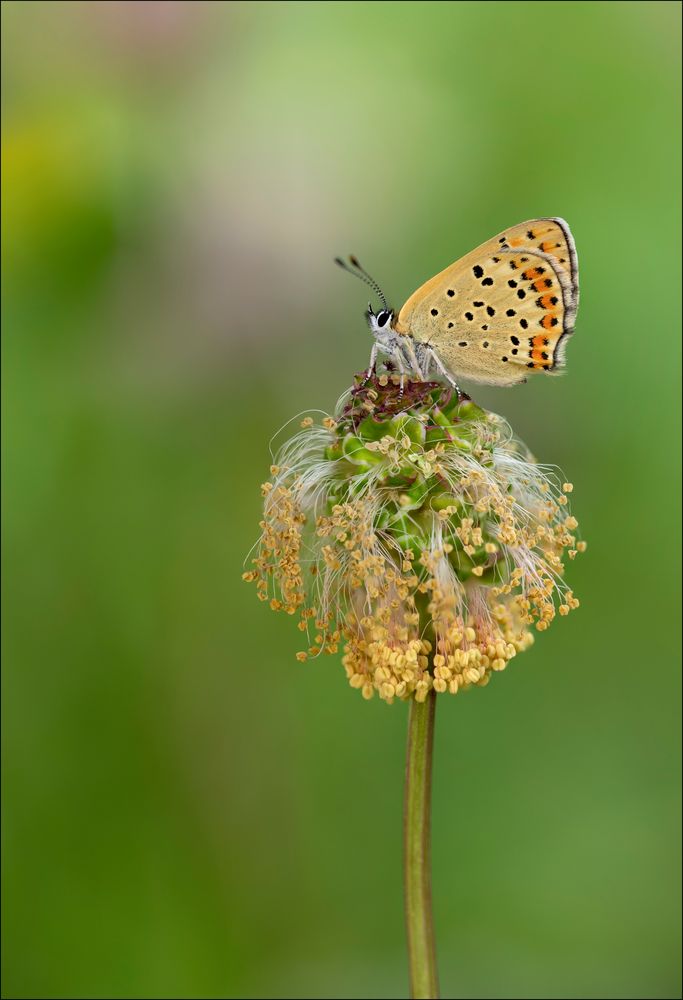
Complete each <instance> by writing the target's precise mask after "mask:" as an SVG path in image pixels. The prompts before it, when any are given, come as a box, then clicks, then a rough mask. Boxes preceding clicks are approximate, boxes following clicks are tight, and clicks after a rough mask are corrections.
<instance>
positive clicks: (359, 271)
mask: <svg viewBox="0 0 683 1000" xmlns="http://www.w3.org/2000/svg"><path fill="white" fill-rule="evenodd" d="M334 262H335V264H339V266H340V267H342V268H343V269H344V270H345V271H348V272H349V274H352V275H353V276H354V277H355V278H360V280H361V281H364V282H365V284H366V285H369V286H370V288H372V290H373V292H374V293H375V295H377V296H378V298H379V299H380V300H381V302H382V305H383V306H384V308H385V309H388V308H389V306H388V304H387V300H386V298H385V295H384V292H383V291H382V289H381V288H380V287H379V285H378V284H377V282H376V281H375V279H374V278H372V277H371V276H370V275H369V274H368V272H367V271H366V270H365V268H364V267H361V265H360V264H359V263H358V260H357V258H356V257H354V256H353V255H352V256H350V257H349V262H350V263H351V264H352V265H353V267H349V265H348V264H347V263H346V261H343V260H342V259H341V257H335V258H334Z"/></svg>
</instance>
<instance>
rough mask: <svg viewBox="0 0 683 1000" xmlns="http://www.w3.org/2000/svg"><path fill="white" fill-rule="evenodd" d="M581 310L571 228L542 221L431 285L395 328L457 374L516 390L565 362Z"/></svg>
mask: <svg viewBox="0 0 683 1000" xmlns="http://www.w3.org/2000/svg"><path fill="white" fill-rule="evenodd" d="M530 234H531V235H530ZM532 240H533V244H532V245H531V246H530V245H529V243H530V242H531V241H532ZM541 247H543V249H541ZM577 304H578V276H577V268H576V252H575V250H574V244H573V240H572V238H571V234H570V232H569V228H568V227H567V226H566V223H561V222H560V220H554V219H540V220H533V221H531V222H525V223H521V224H520V225H518V226H514V227H513V228H512V229H509V230H506V231H505V232H504V233H501V234H500V235H499V236H495V237H494V238H493V239H491V240H489V241H488V242H487V243H484V244H483V245H482V246H480V247H478V248H477V249H476V250H473V251H472V252H471V253H469V254H467V256H466V257H463V258H461V259H460V260H458V261H456V262H455V264H452V265H451V266H450V267H448V268H446V269H445V270H444V271H442V272H441V273H440V274H437V275H436V276H435V277H434V278H432V279H430V280H429V281H428V282H426V283H425V284H424V285H423V286H422V287H421V288H419V289H418V290H417V291H416V292H415V293H414V294H413V295H412V296H411V297H410V298H409V299H408V301H407V302H406V304H405V305H404V306H403V308H402V309H401V311H400V313H399V315H398V319H397V321H396V323H395V329H396V331H397V332H398V333H403V334H408V335H410V336H411V337H412V338H413V339H414V340H415V341H416V342H418V343H422V344H427V345H429V346H430V347H432V348H433V349H434V350H435V352H436V354H437V356H438V357H439V359H440V360H441V362H442V363H443V364H444V365H445V366H446V367H447V368H448V369H449V370H451V371H452V372H453V373H454V374H455V373H457V374H461V375H463V376H464V377H466V378H469V379H472V380H473V381H478V382H487V383H491V384H495V385H511V384H513V383H515V382H521V381H524V379H525V378H526V376H527V374H529V373H530V372H534V371H546V372H549V371H553V369H555V368H556V367H557V366H558V364H560V363H561V362H562V353H563V350H562V349H563V345H564V340H565V338H566V337H567V336H568V335H569V334H570V333H571V332H572V331H573V324H574V318H575V315H576V308H577Z"/></svg>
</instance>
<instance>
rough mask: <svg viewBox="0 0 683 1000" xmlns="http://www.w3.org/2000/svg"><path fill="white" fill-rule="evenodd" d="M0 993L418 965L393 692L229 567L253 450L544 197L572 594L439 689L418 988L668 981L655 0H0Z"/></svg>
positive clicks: (317, 977)
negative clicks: (424, 966) (560, 275)
mask: <svg viewBox="0 0 683 1000" xmlns="http://www.w3.org/2000/svg"><path fill="white" fill-rule="evenodd" d="M2 15H3V47H4V60H3V61H4V125H3V146H4V151H3V165H4V185H3V187H4V194H3V217H4V337H3V354H4V418H5V419H4V422H3V423H4V564H5V569H6V573H5V574H4V581H5V583H4V587H5V590H4V610H5V615H4V623H5V629H4V651H5V671H4V696H5V697H4V768H5V772H4V880H3V883H4V921H3V926H4V949H3V950H4V963H3V996H5V997H36V996H39V997H188V998H190V997H191V998H195V997H253V998H261V997H378V998H386V997H401V996H405V995H406V992H407V969H406V959H405V951H404V931H403V913H402V889H401V809H402V802H401V800H402V779H403V755H404V742H405V730H406V708H405V706H404V705H402V704H397V705H394V706H393V707H391V708H388V707H387V706H386V705H384V704H381V703H379V702H378V701H376V700H375V701H374V702H372V703H369V704H366V703H364V702H363V701H362V700H361V698H360V697H359V695H358V693H357V692H354V691H352V690H351V689H350V688H349V687H348V685H347V683H346V681H345V678H344V674H343V671H342V668H341V666H340V664H339V663H338V662H336V661H335V660H334V659H327V658H326V659H324V661H322V662H319V663H308V664H305V665H301V664H299V663H297V662H296V660H295V659H294V652H295V651H296V650H297V649H298V648H299V633H298V632H297V630H296V629H295V628H294V627H293V625H294V623H293V622H292V621H290V620H289V619H288V618H286V617H282V616H276V615H273V614H272V613H271V612H270V611H269V610H268V608H267V606H264V605H261V604H260V603H258V602H257V601H256V600H255V592H254V590H253V588H252V587H247V586H246V585H245V584H243V583H242V581H241V579H240V576H241V573H242V569H243V566H242V562H243V559H244V556H245V554H246V553H247V551H248V549H249V547H250V545H251V544H252V542H253V541H254V540H255V539H256V537H257V535H258V521H259V518H260V503H261V501H260V496H259V489H258V487H259V483H260V482H261V480H262V479H263V478H265V476H266V474H267V468H268V465H269V463H270V458H269V455H268V441H269V438H270V436H271V434H272V433H273V432H274V431H275V430H276V429H277V428H278V427H280V426H281V425H282V424H283V423H284V422H285V421H286V420H287V419H288V418H289V417H291V416H292V415H293V414H295V413H297V412H298V411H300V410H301V409H304V408H307V407H320V408H322V409H327V410H329V409H330V408H331V407H332V406H333V405H334V401H335V400H336V399H337V397H338V395H339V394H340V393H341V392H342V391H343V390H344V389H345V388H346V387H347V386H348V384H349V382H350V379H351V376H352V374H353V372H355V371H358V370H360V369H362V368H363V367H364V365H365V364H366V363H367V359H368V354H369V348H370V339H369V334H368V331H367V329H366V328H365V324H364V321H363V317H362V309H363V307H364V304H365V301H366V299H367V296H366V294H365V291H364V290H363V289H362V287H361V286H360V285H359V284H358V283H357V282H353V281H351V280H350V279H349V278H347V277H345V276H344V275H343V274H341V272H340V271H338V269H336V268H334V266H333V264H332V257H333V256H334V255H335V254H337V253H344V252H349V251H353V252H355V253H357V254H358V255H359V256H360V258H361V260H362V261H363V262H364V263H365V264H366V266H367V267H368V268H369V269H370V270H371V272H372V273H373V274H374V275H375V276H376V277H377V278H378V279H379V280H380V282H381V283H382V284H383V285H384V287H385V289H386V291H387V293H388V294H389V296H390V298H391V301H392V303H393V304H394V305H400V304H401V302H402V301H403V300H404V299H405V298H406V297H407V296H408V295H409V294H410V293H411V292H412V291H413V290H414V288H416V287H417V285H418V284H420V283H421V282H422V281H423V280H425V279H426V278H428V277H429V276H431V275H432V274H433V273H435V272H436V271H437V270H440V269H441V268H442V267H444V266H445V265H446V264H448V263H449V262H450V261H451V260H453V259H455V258H456V257H458V256H460V255H461V254H463V253H465V252H467V251H468V250H470V249H471V248H472V247H474V246H476V245H478V244H479V243H480V242H482V241H483V240H484V239H486V238H488V237H489V236H492V235H494V234H495V233H496V232H498V231H499V230H501V229H503V228H505V227H506V226H509V225H510V224H512V223H516V222H518V221H522V220H525V219H528V218H531V217H534V216H542V215H562V216H564V217H565V218H566V219H568V220H569V222H570V224H571V226H572V228H573V231H574V233H575V236H576V240H577V244H578V249H579V257H580V262H581V277H582V302H581V309H580V311H579V319H578V327H577V334H576V337H575V338H574V340H573V341H572V343H571V345H570V348H569V351H568V360H569V371H568V374H567V375H566V376H565V377H564V378H563V379H547V380H546V379H542V378H539V379H537V380H532V381H531V382H530V383H529V384H528V385H525V386H521V387H519V388H515V389H510V390H500V389H498V390H496V389H481V390H477V391H476V398H477V400H478V401H480V402H482V403H483V404H485V405H487V406H489V407H490V408H491V409H494V410H496V411H498V412H502V413H504V414H505V415H506V416H507V417H508V418H509V419H510V421H511V422H512V423H513V425H514V427H515V428H516V430H517V432H518V433H519V434H520V435H521V436H522V437H523V438H524V439H525V440H526V441H527V443H528V444H529V446H530V447H531V448H532V450H533V451H534V452H535V454H536V455H537V456H538V457H539V459H540V460H542V461H546V462H555V463H558V464H559V465H560V466H561V467H562V468H563V470H564V472H565V474H566V475H567V477H568V478H569V479H571V480H572V481H573V482H574V484H575V492H574V496H573V504H574V512H575V513H576V515H577V516H578V517H579V519H580V522H581V526H582V530H583V533H584V536H585V537H586V538H587V539H588V540H589V550H588V554H587V555H586V556H585V557H584V558H582V559H579V560H578V561H577V562H576V563H574V564H572V565H571V567H570V573H571V581H572V583H573V584H574V589H575V591H576V593H577V595H578V596H579V597H580V599H581V609H580V611H578V612H577V613H576V614H574V615H572V616H571V617H570V618H569V619H566V620H565V619H558V620H557V622H556V623H555V624H554V626H553V628H552V629H551V630H550V631H549V632H548V633H546V634H544V635H543V636H542V637H539V641H538V642H537V643H536V645H535V647H534V648H533V650H531V651H530V652H528V653H525V654H524V656H523V657H520V658H519V659H518V660H516V661H515V662H514V663H513V664H512V665H511V666H510V668H509V669H508V670H507V671H506V672H505V673H504V674H503V675H502V676H499V677H496V678H494V682H493V683H492V684H491V685H490V686H489V687H488V688H487V689H486V690H485V691H475V692H473V693H471V694H467V695H464V696H458V697H457V698H452V699H448V698H444V699H443V700H440V702H439V709H438V713H437V736H436V765H435V766H436V771H435V786H434V894H435V910H436V924H437V932H438V942H439V954H440V970H441V980H442V987H443V994H444V996H445V997H514V998H521V997H606V998H615V997H677V996H680V979H679V959H678V954H679V946H678V942H679V934H680V924H679V913H680V908H679V903H680V898H679V886H680V870H679V849H678V848H679V836H680V827H679V817H680V798H679V787H680V784H679V782H680V775H679V763H678V761H679V752H680V746H679V727H678V704H679V667H678V662H677V661H678V657H677V638H678V617H679V610H678V609H679V597H680V595H679V580H680V562H679V539H678V528H677V520H678V518H677V511H678V501H679V495H678V456H679V453H680V442H679V439H678V427H679V420H678V387H679V362H680V343H681V339H680V332H679V320H680V315H679V303H680V288H679V284H678V282H679V273H680V257H679V224H678V219H679V213H680V204H679V200H678V180H679V177H680V161H679V142H680V129H679V99H678V87H679V79H680V47H679V46H680V42H679V37H680V5H679V4H678V3H668V2H665V3H580V2H579V3H562V2H559V3H519V2H503V3H494V2H491V3H443V2H438V3H412V2H409V3H393V2H381V3H236V4H233V3H165V2H158V3H14V2H5V3H3V5H2Z"/></svg>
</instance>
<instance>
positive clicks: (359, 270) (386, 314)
mask: <svg viewBox="0 0 683 1000" xmlns="http://www.w3.org/2000/svg"><path fill="white" fill-rule="evenodd" d="M335 262H336V263H337V264H339V266H340V267H342V268H343V269H344V270H345V271H348V272H349V274H353V275H354V276H355V277H356V278H360V280H361V281H364V282H365V284H366V285H369V286H370V288H372V290H373V292H375V294H376V295H377V297H378V298H379V300H380V302H381V303H382V308H381V309H380V310H379V312H375V311H374V310H373V308H372V303H370V302H369V303H368V310H367V312H366V314H365V316H366V318H367V321H368V326H369V327H370V330H371V332H372V335H373V336H374V337H376V338H377V339H378V340H381V339H382V337H383V335H384V336H385V337H386V335H388V334H389V331H390V330H391V324H392V320H393V318H394V310H393V309H390V308H389V306H388V304H387V300H386V298H385V296H384V292H383V291H382V289H381V288H380V287H379V285H378V284H377V282H376V281H375V279H374V278H371V277H370V275H369V274H368V272H367V271H366V270H365V268H364V267H361V265H360V264H359V263H358V260H357V258H356V257H353V256H351V257H349V261H348V263H347V262H346V261H343V260H342V259H341V257H335ZM349 265H351V266H349Z"/></svg>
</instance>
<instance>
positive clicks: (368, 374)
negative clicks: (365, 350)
mask: <svg viewBox="0 0 683 1000" xmlns="http://www.w3.org/2000/svg"><path fill="white" fill-rule="evenodd" d="M378 347H379V345H378V344H377V342H376V341H375V343H374V344H373V345H372V349H371V351H370V364H369V365H368V370H367V371H366V373H365V379H364V381H363V385H365V383H366V382H368V381H369V379H370V377H371V375H373V374H374V372H375V365H376V364H377V350H378Z"/></svg>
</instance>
